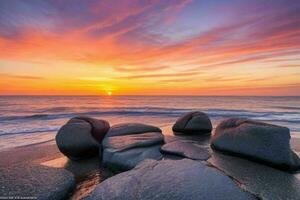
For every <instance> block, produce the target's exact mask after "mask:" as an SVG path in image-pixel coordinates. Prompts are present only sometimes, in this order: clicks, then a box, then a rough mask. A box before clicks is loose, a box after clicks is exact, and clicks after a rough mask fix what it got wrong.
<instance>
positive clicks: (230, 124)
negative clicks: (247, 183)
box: [211, 119, 300, 170]
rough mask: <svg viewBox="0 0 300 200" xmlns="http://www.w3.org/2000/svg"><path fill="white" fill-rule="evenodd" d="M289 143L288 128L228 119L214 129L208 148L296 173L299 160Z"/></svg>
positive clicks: (246, 120) (299, 164)
mask: <svg viewBox="0 0 300 200" xmlns="http://www.w3.org/2000/svg"><path fill="white" fill-rule="evenodd" d="M289 141H290V131H289V129H288V128H285V127H280V126H275V125H271V124H266V123H262V122H257V121H253V120H248V119H227V120H224V121H223V122H221V123H220V124H219V125H218V126H217V128H216V131H215V134H214V135H213V137H212V140H211V147H212V148H213V149H216V150H219V151H222V152H226V153H230V154H233V155H237V156H241V157H245V158H248V159H251V160H254V161H258V162H262V163H265V164H267V165H270V166H273V167H277V168H280V169H283V170H297V169H299V168H300V159H299V158H298V156H297V155H296V154H295V153H294V152H293V151H292V150H291V148H290V143H289Z"/></svg>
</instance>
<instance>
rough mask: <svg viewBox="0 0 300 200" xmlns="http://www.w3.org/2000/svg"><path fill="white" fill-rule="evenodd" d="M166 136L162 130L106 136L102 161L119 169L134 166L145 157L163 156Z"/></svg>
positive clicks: (114, 168) (127, 168)
mask: <svg viewBox="0 0 300 200" xmlns="http://www.w3.org/2000/svg"><path fill="white" fill-rule="evenodd" d="M163 142H164V137H163V135H162V134H161V133H160V132H148V133H140V134H134V135H123V136H113V137H106V138H105V139H104V140H103V156H102V163H103V165H104V166H106V167H108V168H111V169H113V170H117V171H126V170H129V169H132V168H134V167H135V166H136V165H137V164H138V163H140V162H141V161H143V160H145V159H155V160H159V159H161V158H162V155H161V153H160V147H161V145H162V144H163Z"/></svg>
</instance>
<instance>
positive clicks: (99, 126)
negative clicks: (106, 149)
mask: <svg viewBox="0 0 300 200" xmlns="http://www.w3.org/2000/svg"><path fill="white" fill-rule="evenodd" d="M74 119H79V120H84V121H86V122H88V123H90V125H91V126H92V131H91V134H92V136H93V137H94V138H95V140H97V141H98V142H102V140H103V138H104V136H105V134H106V133H107V132H108V130H109V128H110V125H109V123H108V121H106V120H103V119H95V118H91V117H85V116H79V117H75V118H73V119H71V120H74ZM71 120H70V121H71Z"/></svg>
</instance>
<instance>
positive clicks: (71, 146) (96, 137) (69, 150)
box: [55, 117, 109, 159]
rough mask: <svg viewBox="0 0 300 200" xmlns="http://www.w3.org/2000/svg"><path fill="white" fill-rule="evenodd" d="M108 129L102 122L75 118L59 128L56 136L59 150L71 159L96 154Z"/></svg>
mask: <svg viewBox="0 0 300 200" xmlns="http://www.w3.org/2000/svg"><path fill="white" fill-rule="evenodd" d="M108 129H109V125H108V123H107V122H106V121H104V120H97V119H93V118H88V117H76V118H72V119H71V120H69V122H68V123H66V124H65V125H64V126H62V127H61V128H60V130H59V131H58V133H57V135H56V138H55V139H56V144H57V146H58V148H59V150H60V151H61V152H62V153H63V154H64V155H66V156H67V157H69V158H71V159H83V158H88V157H91V156H94V155H96V154H98V152H99V147H100V144H101V143H100V142H101V140H102V138H103V137H104V136H105V134H106V132H107V131H108Z"/></svg>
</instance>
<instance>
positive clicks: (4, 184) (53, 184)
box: [0, 165, 75, 200]
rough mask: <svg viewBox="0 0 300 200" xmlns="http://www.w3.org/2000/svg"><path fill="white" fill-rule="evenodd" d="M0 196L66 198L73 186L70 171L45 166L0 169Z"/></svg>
mask: <svg viewBox="0 0 300 200" xmlns="http://www.w3.org/2000/svg"><path fill="white" fill-rule="evenodd" d="M0 174H1V176H0V183H1V184H0V185H1V187H0V197H1V198H3V199H6V198H7V199H8V198H9V197H10V198H11V197H13V198H16V197H22V198H26V197H27V199H28V198H34V199H39V200H48V199H50V200H51V199H53V200H59V199H66V198H67V197H68V196H69V194H70V193H71V192H72V190H73V189H74V188H75V179H74V177H73V175H72V173H70V172H68V171H67V170H64V169H56V168H49V167H45V166H31V165H25V166H17V165H16V166H14V167H6V168H1V169H0Z"/></svg>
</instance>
